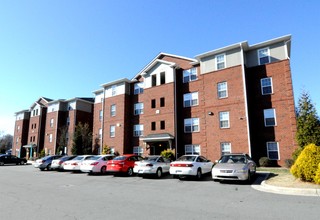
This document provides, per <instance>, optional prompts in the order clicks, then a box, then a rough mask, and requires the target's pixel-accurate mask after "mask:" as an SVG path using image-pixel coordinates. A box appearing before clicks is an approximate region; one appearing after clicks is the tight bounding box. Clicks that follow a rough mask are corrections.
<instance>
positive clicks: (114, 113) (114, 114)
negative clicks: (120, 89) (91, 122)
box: [110, 104, 117, 117]
mask: <svg viewBox="0 0 320 220" xmlns="http://www.w3.org/2000/svg"><path fill="white" fill-rule="evenodd" d="M116 111H117V108H116V105H115V104H113V105H111V107H110V115H111V117H114V116H116Z"/></svg>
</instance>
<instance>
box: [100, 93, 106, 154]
mask: <svg viewBox="0 0 320 220" xmlns="http://www.w3.org/2000/svg"><path fill="white" fill-rule="evenodd" d="M105 98H106V90H105V88H104V87H103V99H102V119H101V140H100V154H101V153H102V144H103V133H104V113H105V112H104V100H105ZM99 117H100V116H99Z"/></svg>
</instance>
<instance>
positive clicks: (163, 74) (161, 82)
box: [160, 72, 166, 85]
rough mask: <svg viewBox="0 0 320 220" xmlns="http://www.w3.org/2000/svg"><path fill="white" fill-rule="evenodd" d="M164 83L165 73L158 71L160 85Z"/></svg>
mask: <svg viewBox="0 0 320 220" xmlns="http://www.w3.org/2000/svg"><path fill="white" fill-rule="evenodd" d="M165 83H166V73H165V72H162V73H160V85H162V84H165Z"/></svg>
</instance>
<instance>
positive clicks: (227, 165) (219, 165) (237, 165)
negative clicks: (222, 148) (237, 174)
mask: <svg viewBox="0 0 320 220" xmlns="http://www.w3.org/2000/svg"><path fill="white" fill-rule="evenodd" d="M244 167H246V164H243V163H217V164H216V165H215V166H214V167H213V169H230V170H231V169H232V170H236V169H237V170H238V169H243V168H244Z"/></svg>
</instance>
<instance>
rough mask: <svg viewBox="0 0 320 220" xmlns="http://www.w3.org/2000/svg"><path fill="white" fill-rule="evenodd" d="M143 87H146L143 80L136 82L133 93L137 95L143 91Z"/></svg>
mask: <svg viewBox="0 0 320 220" xmlns="http://www.w3.org/2000/svg"><path fill="white" fill-rule="evenodd" d="M143 87H144V83H143V82H140V83H135V84H134V92H133V93H134V94H135V95H137V94H141V93H143Z"/></svg>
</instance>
